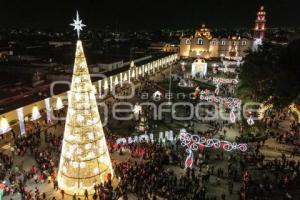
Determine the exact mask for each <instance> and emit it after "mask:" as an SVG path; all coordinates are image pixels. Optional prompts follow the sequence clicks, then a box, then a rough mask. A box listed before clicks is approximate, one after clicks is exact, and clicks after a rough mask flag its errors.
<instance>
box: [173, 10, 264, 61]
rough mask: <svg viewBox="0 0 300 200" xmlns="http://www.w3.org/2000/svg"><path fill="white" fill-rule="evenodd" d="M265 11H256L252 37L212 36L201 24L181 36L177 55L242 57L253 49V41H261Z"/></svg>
mask: <svg viewBox="0 0 300 200" xmlns="http://www.w3.org/2000/svg"><path fill="white" fill-rule="evenodd" d="M265 14H266V13H265V11H264V8H263V7H261V8H260V10H259V12H258V13H257V19H256V22H255V31H254V36H253V38H245V37H240V36H229V37H214V36H213V35H212V34H211V31H210V30H209V29H208V28H207V27H206V26H205V25H202V27H200V28H199V29H197V30H196V31H195V34H194V35H192V36H182V37H181V39H180V50H179V55H180V56H181V57H192V58H196V57H200V58H212V57H220V56H227V57H244V56H245V55H246V54H247V51H249V50H251V49H253V46H254V42H256V41H257V40H259V41H261V40H262V39H263V37H264V31H265Z"/></svg>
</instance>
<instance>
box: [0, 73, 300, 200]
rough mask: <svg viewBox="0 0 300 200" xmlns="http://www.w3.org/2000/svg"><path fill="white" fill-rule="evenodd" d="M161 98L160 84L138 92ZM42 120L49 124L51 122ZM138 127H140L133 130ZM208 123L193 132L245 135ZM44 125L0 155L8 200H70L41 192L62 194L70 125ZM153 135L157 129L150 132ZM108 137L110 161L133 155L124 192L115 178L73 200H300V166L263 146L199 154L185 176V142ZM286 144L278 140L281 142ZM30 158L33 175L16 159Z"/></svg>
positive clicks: (122, 177)
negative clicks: (65, 134) (60, 173)
mask: <svg viewBox="0 0 300 200" xmlns="http://www.w3.org/2000/svg"><path fill="white" fill-rule="evenodd" d="M165 76H166V75H165ZM157 90H161V88H159V87H158V86H157V85H156V84H155V83H154V82H153V81H150V80H145V81H144V84H143V85H142V87H140V88H139V89H138V90H137V91H136V92H137V96H138V97H139V98H141V96H142V94H143V93H148V94H152V93H153V92H155V91H157ZM129 92H130V91H129V89H128V90H125V89H123V90H122V89H118V88H117V94H120V95H128V94H129ZM118 101H120V100H118V99H116V98H108V99H106V100H105V102H106V105H107V106H108V107H109V109H110V108H111V107H112V105H113V104H114V103H116V102H118ZM152 111H153V110H152V109H151V107H145V108H144V111H143V112H144V114H145V115H146V116H148V120H150V122H151V120H152V119H151V117H150V116H153V115H152V114H151V112H152ZM60 114H61V113H60ZM43 117H44V119H46V116H45V114H43ZM108 117H111V116H110V115H109V116H108ZM284 119H286V116H284V115H283V114H282V115H278V116H276V117H275V118H274V117H271V115H270V117H269V119H268V120H266V121H265V123H266V126H267V127H278V126H279V123H280V120H284ZM134 122H135V121H134V120H133V124H134ZM205 123H208V125H210V126H211V127H212V129H210V130H207V131H204V132H201V131H198V132H194V134H199V135H201V136H204V137H208V138H212V137H214V136H215V135H216V134H221V135H223V137H226V129H224V127H226V128H228V129H231V128H236V129H239V126H240V125H234V126H235V127H233V125H232V124H229V123H228V122H226V121H225V122H217V121H208V122H205ZM151 124H153V123H151ZM45 125H46V122H45V121H44V122H41V120H40V121H37V122H32V123H29V124H27V126H26V127H27V131H26V132H27V133H26V134H25V135H23V136H14V139H13V143H14V145H13V147H12V149H11V153H10V154H9V155H8V154H5V153H0V181H2V183H3V184H4V185H5V188H4V195H5V198H6V199H12V198H13V197H14V195H15V194H16V193H18V195H19V196H20V198H21V200H58V199H64V198H65V193H64V191H63V190H60V191H59V193H60V195H57V193H58V192H57V193H56V195H53V194H54V192H53V193H52V194H50V195H49V194H46V193H45V192H41V191H42V189H40V186H41V185H43V184H44V185H48V186H50V187H53V191H58V190H59V188H58V183H57V180H56V175H57V166H58V162H59V155H60V151H61V144H62V132H60V131H57V130H56V129H57V128H58V127H60V128H61V127H62V126H63V125H64V124H62V123H61V122H60V124H51V127H52V128H51V129H50V128H49V124H48V125H46V126H47V127H48V128H46V129H44V127H45ZM134 125H135V124H134ZM191 126H192V125H191ZM133 127H134V126H133ZM149 128H150V129H151V126H150V127H149ZM132 129H133V128H130V130H132ZM104 130H105V134H106V140H107V143H108V147H109V150H110V152H111V153H118V154H119V155H120V156H128V153H127V152H129V155H130V156H128V157H126V159H125V161H114V163H113V167H114V172H115V177H114V178H116V179H118V184H117V186H116V187H113V184H112V182H113V180H112V179H111V177H108V178H107V181H106V182H105V183H101V184H97V185H95V186H94V191H92V192H91V191H89V192H88V191H86V192H85V193H84V196H83V197H82V196H76V194H74V195H73V196H71V197H70V198H72V200H81V199H93V200H98V199H99V200H127V199H130V198H131V197H132V196H133V195H134V196H136V197H137V199H140V200H156V199H157V200H159V199H168V200H218V199H221V200H228V199H232V198H233V197H236V198H238V199H240V200H252V199H253V200H254V199H257V200H267V199H276V198H277V199H295V198H294V196H293V195H292V193H293V191H295V190H297V186H298V185H299V184H300V176H299V170H300V163H299V161H295V160H292V159H291V158H290V159H288V157H287V156H286V154H284V153H283V154H282V155H281V157H280V158H277V159H270V158H266V156H265V155H264V154H263V153H261V148H262V146H263V145H261V144H260V143H259V142H258V143H257V144H254V145H253V146H254V147H253V148H249V151H248V152H247V153H241V152H224V151H222V150H216V149H205V148H204V149H202V150H201V151H198V152H195V154H194V166H193V168H191V169H190V168H186V169H185V163H184V161H185V158H186V156H187V152H186V149H185V148H184V147H182V146H181V145H180V141H179V140H177V141H175V142H174V143H171V142H169V144H168V145H164V144H162V143H160V142H157V141H156V142H154V143H146V142H142V143H132V144H127V145H116V142H115V141H116V140H117V138H118V137H119V136H118V134H115V133H114V131H112V130H111V129H110V126H108V127H106V128H105V129H104ZM270 130H271V129H270ZM191 131H192V130H191ZM271 131H272V130H271ZM57 132H60V133H59V134H57ZM282 134H283V135H284V136H282V137H283V138H289V137H290V136H291V135H290V134H293V136H295V137H299V135H298V134H299V125H297V124H296V123H291V126H290V130H289V131H288V133H282ZM270 135H271V134H270ZM275 135H276V134H275ZM280 137H281V136H279V138H280ZM277 138H278V136H277ZM283 138H281V139H278V142H281V141H282V140H283ZM285 141H287V139H285ZM25 156H30V157H32V158H34V161H35V164H34V165H32V166H31V167H30V168H29V169H25V168H24V160H23V161H21V162H17V163H18V164H14V159H15V158H18V159H22V158H25ZM29 185H34V189H31V190H30V189H28V188H29V187H28V186H29ZM221 185H222V186H221ZM224 186H225V190H224ZM46 187H47V186H46ZM220 188H223V189H220ZM274 194H275V195H276V197H274ZM54 196H56V197H54ZM58 196H59V197H58Z"/></svg>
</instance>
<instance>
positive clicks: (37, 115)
mask: <svg viewBox="0 0 300 200" xmlns="http://www.w3.org/2000/svg"><path fill="white" fill-rule="evenodd" d="M39 118H41V114H40V111H39V109H38V107H37V106H33V108H32V115H31V121H35V120H37V119H39Z"/></svg>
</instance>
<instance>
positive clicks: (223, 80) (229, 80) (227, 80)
mask: <svg viewBox="0 0 300 200" xmlns="http://www.w3.org/2000/svg"><path fill="white" fill-rule="evenodd" d="M237 83H238V80H237V79H232V78H216V77H214V78H213V84H215V85H222V84H237Z"/></svg>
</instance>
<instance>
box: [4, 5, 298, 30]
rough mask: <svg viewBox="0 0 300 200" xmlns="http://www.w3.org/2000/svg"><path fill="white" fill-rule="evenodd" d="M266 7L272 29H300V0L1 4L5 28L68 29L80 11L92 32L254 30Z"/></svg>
mask: <svg viewBox="0 0 300 200" xmlns="http://www.w3.org/2000/svg"><path fill="white" fill-rule="evenodd" d="M262 4H264V5H265V9H266V11H267V20H268V27H278V26H279V27H291V26H300V16H299V12H300V1H299V0H181V1H179V0H152V1H150V0H109V1H107V0H81V1H75V0H60V1H58V0H39V1H36V0H1V5H0V28H1V27H5V28H26V27H29V28H41V29H52V30H61V29H63V30H66V29H68V28H70V27H69V23H70V22H72V18H73V17H74V16H75V11H76V9H78V10H79V13H80V15H81V18H83V20H84V23H85V24H87V25H88V27H90V28H100V29H101V28H103V27H105V26H110V27H111V28H118V29H120V30H127V29H161V28H172V29H181V28H194V27H198V26H200V25H201V24H202V23H206V24H207V25H208V26H209V27H211V28H223V27H225V28H239V27H246V28H247V27H248V28H252V27H253V25H254V19H255V15H256V12H257V10H258V8H259V6H260V5H262Z"/></svg>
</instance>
